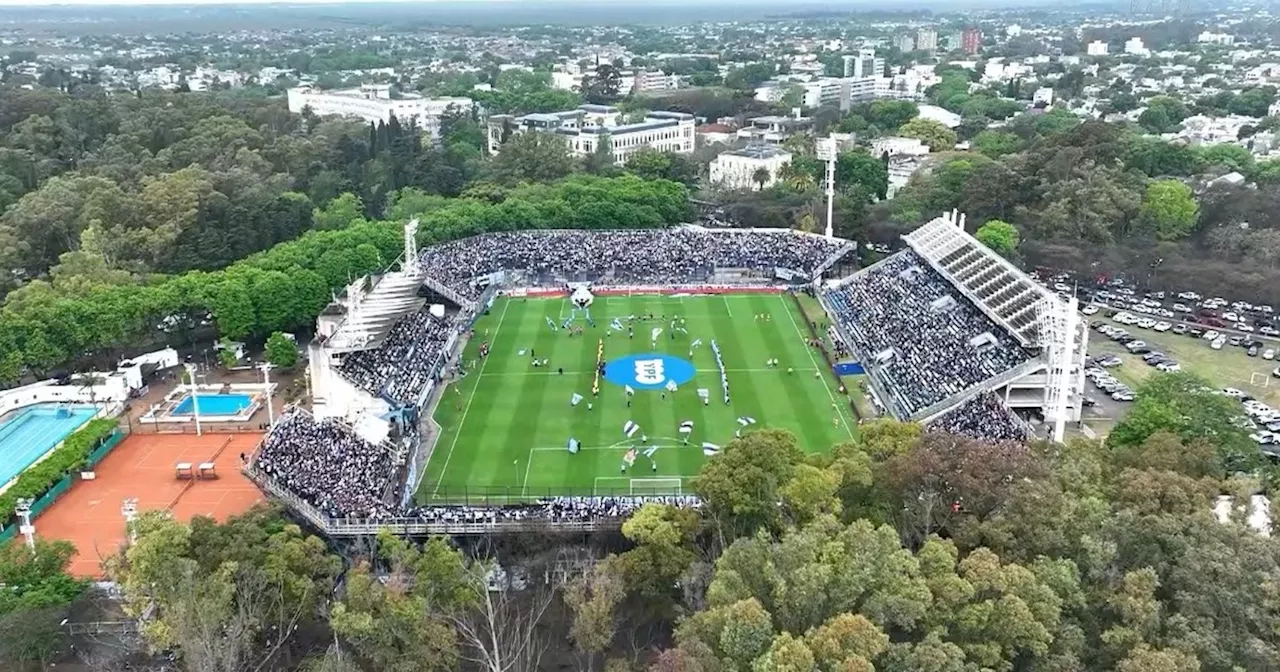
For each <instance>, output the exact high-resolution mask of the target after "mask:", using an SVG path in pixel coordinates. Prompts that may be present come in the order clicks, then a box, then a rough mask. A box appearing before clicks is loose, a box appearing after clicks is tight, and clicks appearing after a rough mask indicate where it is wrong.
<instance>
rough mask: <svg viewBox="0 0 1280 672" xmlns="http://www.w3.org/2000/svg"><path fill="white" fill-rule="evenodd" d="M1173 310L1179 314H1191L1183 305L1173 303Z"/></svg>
mask: <svg viewBox="0 0 1280 672" xmlns="http://www.w3.org/2000/svg"><path fill="white" fill-rule="evenodd" d="M1173 309H1174V310H1176V311H1178V312H1179V313H1189V312H1191V309H1190V308H1188V307H1186V306H1185V305H1183V304H1181V303H1175V304H1173Z"/></svg>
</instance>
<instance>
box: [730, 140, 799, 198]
mask: <svg viewBox="0 0 1280 672" xmlns="http://www.w3.org/2000/svg"><path fill="white" fill-rule="evenodd" d="M789 163H791V152H788V151H786V150H784V149H781V148H779V147H775V146H773V145H751V146H748V147H745V148H743V149H735V150H731V151H728V152H724V153H722V154H720V155H719V156H717V157H716V158H715V160H713V161H712V162H711V169H710V179H711V183H712V184H715V185H717V186H719V187H721V188H722V189H734V190H739V189H759V188H765V189H767V188H769V187H771V186H773V185H774V184H775V183H776V182H777V181H778V171H780V170H781V169H782V167H783V166H785V165H787V164H789ZM761 169H764V171H765V172H767V173H768V174H769V179H768V180H767V181H765V182H764V184H763V187H762V186H761V183H760V182H757V181H756V180H755V178H756V172H757V171H759V170H761Z"/></svg>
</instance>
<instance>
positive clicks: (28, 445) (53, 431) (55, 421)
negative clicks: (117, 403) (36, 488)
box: [0, 404, 97, 486]
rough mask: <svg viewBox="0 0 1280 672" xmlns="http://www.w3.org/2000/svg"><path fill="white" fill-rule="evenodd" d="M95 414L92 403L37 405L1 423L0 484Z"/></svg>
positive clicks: (95, 410) (38, 457)
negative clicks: (81, 404) (84, 404)
mask: <svg viewBox="0 0 1280 672" xmlns="http://www.w3.org/2000/svg"><path fill="white" fill-rule="evenodd" d="M96 413H97V409H96V408H94V407H92V406H70V407H67V406H61V405H59V404H37V405H35V406H30V407H27V408H24V409H22V410H20V411H18V412H17V414H16V415H14V416H12V417H10V418H9V419H8V420H5V421H3V422H0V486H2V485H4V484H6V483H8V482H9V481H10V480H12V479H13V477H14V476H17V475H18V474H20V473H22V472H23V470H25V469H26V468H27V467H29V466H31V465H32V463H34V462H35V461H36V460H38V459H40V458H41V457H43V456H44V454H45V453H47V452H49V449H51V448H53V447H54V446H56V445H58V444H59V443H61V442H62V440H63V439H65V438H67V436H68V435H69V434H71V433H72V432H74V431H76V430H77V429H79V428H80V425H83V424H84V423H85V422H88V421H89V419H90V418H92V417H93V416H94V415H95V414H96Z"/></svg>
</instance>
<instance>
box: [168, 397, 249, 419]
mask: <svg viewBox="0 0 1280 672" xmlns="http://www.w3.org/2000/svg"><path fill="white" fill-rule="evenodd" d="M196 397H197V399H196V400H195V401H196V402H199V410H200V415H201V416H205V415H209V416H214V415H240V414H241V413H243V412H244V410H245V409H247V408H249V407H250V406H252V405H253V397H252V396H251V395H248V394H197V395H196ZM195 412H196V404H195V403H193V401H192V399H191V395H190V394H188V395H187V396H186V397H185V398H184V399H183V400H182V401H180V402H178V405H177V406H175V407H174V408H173V411H171V412H170V413H169V415H195Z"/></svg>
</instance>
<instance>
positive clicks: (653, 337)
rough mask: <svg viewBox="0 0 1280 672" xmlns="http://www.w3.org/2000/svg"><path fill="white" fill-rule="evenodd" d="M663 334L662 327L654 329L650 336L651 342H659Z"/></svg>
mask: <svg viewBox="0 0 1280 672" xmlns="http://www.w3.org/2000/svg"><path fill="white" fill-rule="evenodd" d="M661 333H662V327H654V328H653V333H652V334H650V335H649V340H651V341H657V340H658V335H659V334H661Z"/></svg>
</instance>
